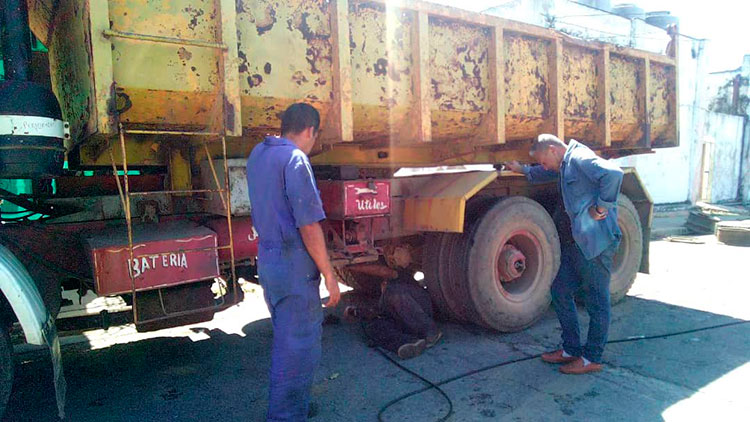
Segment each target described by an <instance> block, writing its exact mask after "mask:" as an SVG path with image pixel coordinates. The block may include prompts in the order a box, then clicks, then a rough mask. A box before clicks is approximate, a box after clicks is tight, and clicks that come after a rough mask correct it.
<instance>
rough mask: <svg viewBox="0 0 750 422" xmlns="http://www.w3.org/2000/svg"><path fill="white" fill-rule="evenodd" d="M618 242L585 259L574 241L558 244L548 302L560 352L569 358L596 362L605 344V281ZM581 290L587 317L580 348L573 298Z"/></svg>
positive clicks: (607, 309) (608, 311)
mask: <svg viewBox="0 0 750 422" xmlns="http://www.w3.org/2000/svg"><path fill="white" fill-rule="evenodd" d="M618 244H619V242H614V243H613V244H612V245H610V246H609V247H608V248H607V249H605V250H604V252H602V253H601V254H600V255H599V256H597V257H595V258H594V259H591V260H587V259H586V258H585V257H584V256H583V254H582V253H581V250H580V249H579V248H578V245H576V244H575V243H574V242H566V243H564V244H562V245H561V257H560V258H561V259H560V270H559V272H558V273H557V277H556V278H555V281H554V282H553V283H552V303H553V304H554V307H555V312H556V313H557V319H558V320H559V321H560V326H561V327H562V341H563V350H565V351H566V352H567V353H568V354H569V355H572V356H583V357H585V358H586V359H588V360H589V361H591V362H597V363H600V362H601V360H602V353H603V352H604V345H605V344H606V342H607V334H608V331H609V321H610V303H609V281H610V275H611V270H612V258H613V257H614V254H615V252H616V251H617V246H618ZM580 288H582V289H583V299H584V305H585V306H586V311H587V312H588V314H589V317H590V322H589V330H588V336H587V339H586V345H585V346H583V347H581V339H580V327H579V325H578V312H577V311H576V304H575V295H576V292H577V291H578V290H579V289H580Z"/></svg>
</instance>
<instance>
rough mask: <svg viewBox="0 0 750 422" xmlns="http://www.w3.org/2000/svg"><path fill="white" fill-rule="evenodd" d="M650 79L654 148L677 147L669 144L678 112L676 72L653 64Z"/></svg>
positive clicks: (649, 106)
mask: <svg viewBox="0 0 750 422" xmlns="http://www.w3.org/2000/svg"><path fill="white" fill-rule="evenodd" d="M650 71H651V72H650V78H649V98H648V102H649V105H648V109H649V113H650V114H649V118H650V120H651V136H652V138H653V141H652V142H653V144H652V145H653V146H660V145H670V146H673V145H677V144H676V143H674V142H669V141H670V140H671V139H670V138H671V137H670V136H669V135H671V133H670V132H673V131H674V125H675V122H676V121H675V117H674V116H675V115H676V114H678V113H679V110H676V99H675V95H676V92H675V91H674V88H673V87H674V84H675V78H676V74H675V70H674V68H669V67H666V66H663V65H661V64H658V63H653V62H652V63H651V68H650Z"/></svg>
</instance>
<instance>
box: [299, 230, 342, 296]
mask: <svg viewBox="0 0 750 422" xmlns="http://www.w3.org/2000/svg"><path fill="white" fill-rule="evenodd" d="M299 233H300V235H301V236H302V241H303V242H304V243H305V248H307V252H308V253H309V254H310V257H312V259H313V261H315V265H316V266H317V267H318V271H320V273H321V274H323V277H324V278H325V279H326V289H327V290H328V293H329V296H330V297H329V299H328V302H326V304H325V307H326V308H333V307H334V306H336V304H337V303H339V298H340V297H341V292H340V291H339V278H338V277H336V273H334V271H333V267H332V266H331V260H330V259H329V258H328V250H327V249H326V241H325V237H323V229H322V228H321V227H320V223H312V224H308V225H306V226H302V227H300V228H299Z"/></svg>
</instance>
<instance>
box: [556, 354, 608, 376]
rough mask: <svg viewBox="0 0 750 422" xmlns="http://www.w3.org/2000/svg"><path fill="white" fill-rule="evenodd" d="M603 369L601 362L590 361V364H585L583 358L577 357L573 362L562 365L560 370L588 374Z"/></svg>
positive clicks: (575, 373)
mask: <svg viewBox="0 0 750 422" xmlns="http://www.w3.org/2000/svg"><path fill="white" fill-rule="evenodd" d="M601 370H602V364H601V363H595V362H589V364H588V365H584V364H583V358H576V360H574V361H573V362H571V363H569V364H567V365H564V366H561V367H560V372H562V373H563V374H572V375H581V374H588V373H589V372H599V371H601Z"/></svg>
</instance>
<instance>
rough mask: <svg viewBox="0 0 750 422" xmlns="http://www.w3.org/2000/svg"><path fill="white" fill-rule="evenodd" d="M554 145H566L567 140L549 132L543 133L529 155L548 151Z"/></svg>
mask: <svg viewBox="0 0 750 422" xmlns="http://www.w3.org/2000/svg"><path fill="white" fill-rule="evenodd" d="M552 146H560V147H563V148H564V147H565V142H563V141H561V140H560V138H558V137H557V136H555V135H551V134H549V133H543V134H541V135H539V137H538V138H537V140H536V142H534V144H533V145H532V146H531V150H529V155H530V156H532V157H534V156H535V155H536V154H538V153H540V152H543V151H547V150H548V149H550V148H551V147H552Z"/></svg>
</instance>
